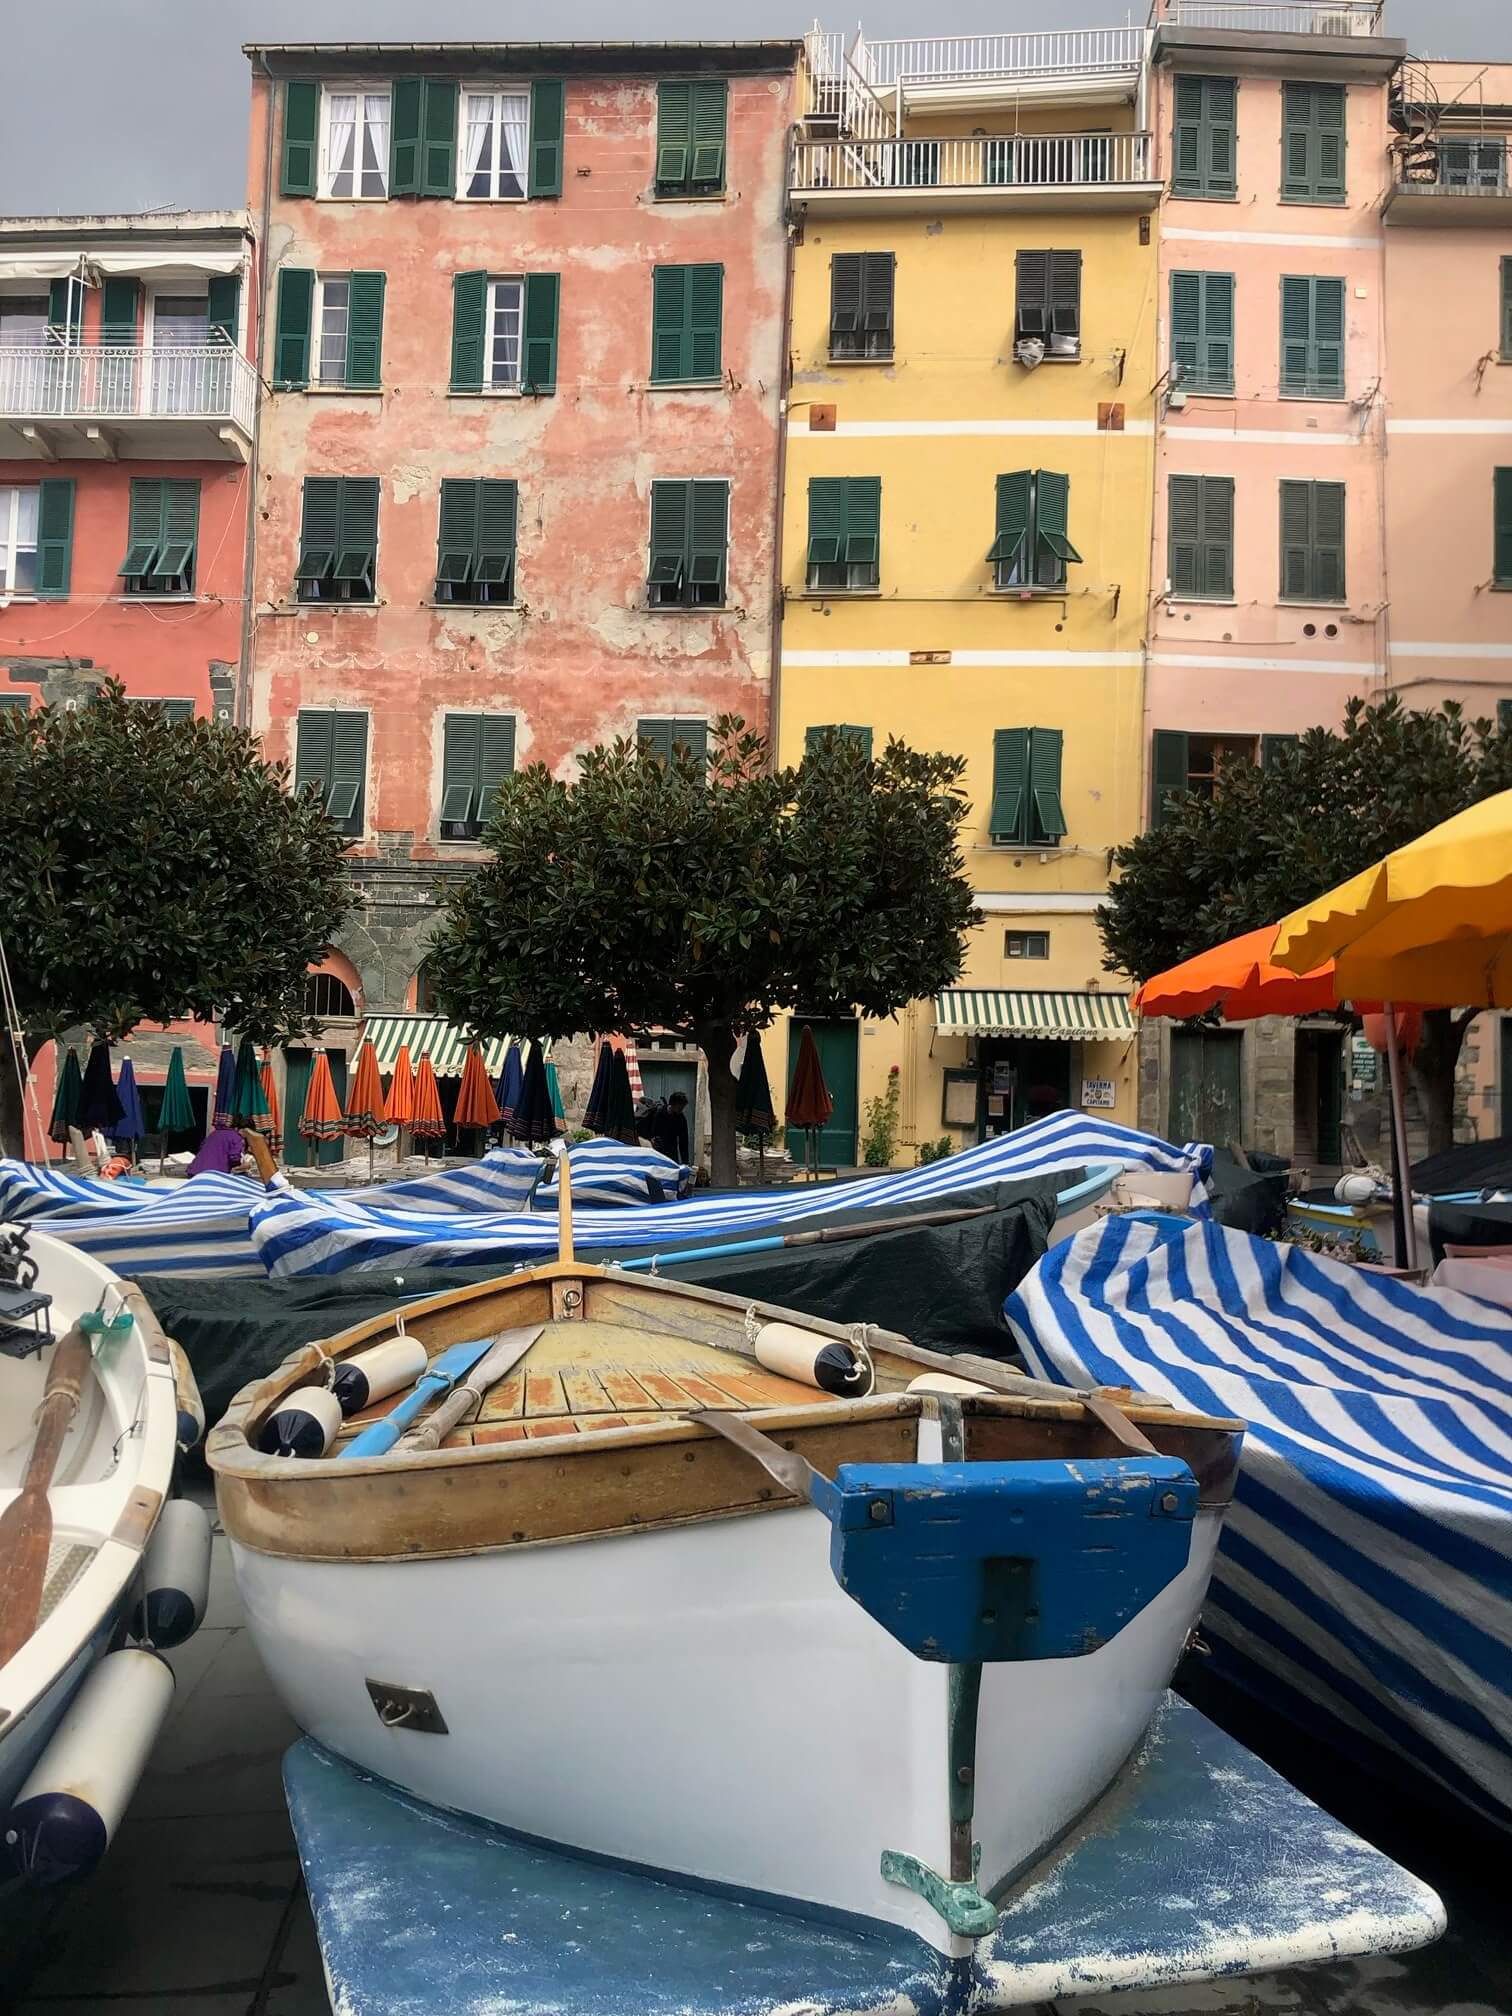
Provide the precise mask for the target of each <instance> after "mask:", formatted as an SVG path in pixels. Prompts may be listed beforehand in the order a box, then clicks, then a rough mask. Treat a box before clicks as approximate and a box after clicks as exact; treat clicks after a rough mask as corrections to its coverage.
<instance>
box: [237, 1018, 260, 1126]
mask: <svg viewBox="0 0 1512 2016" xmlns="http://www.w3.org/2000/svg"><path fill="white" fill-rule="evenodd" d="M267 1110H268V1095H267V1093H266V1092H264V1090H263V1082H262V1066H261V1065H260V1064H259V1063H258V1061H257V1046H256V1044H255V1043H254V1042H253V1041H252V1038H251V1037H250V1036H243V1038H242V1039H241V1042H240V1044H239V1045H238V1046H237V1051H236V1076H235V1078H234V1079H233V1080H232V1083H231V1118H232V1119H233V1120H234V1121H235V1123H236V1125H237V1126H238V1127H240V1126H241V1125H242V1124H243V1123H244V1122H245V1123H247V1124H249V1125H250V1124H255V1123H256V1122H257V1121H259V1120H261V1119H262V1118H263V1116H264V1115H265V1114H266V1113H267Z"/></svg>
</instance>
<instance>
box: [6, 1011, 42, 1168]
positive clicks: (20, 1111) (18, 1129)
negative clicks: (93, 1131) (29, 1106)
mask: <svg viewBox="0 0 1512 2016" xmlns="http://www.w3.org/2000/svg"><path fill="white" fill-rule="evenodd" d="M46 1042H47V1038H46V1037H45V1036H34V1035H31V1034H28V1035H26V1036H24V1037H23V1038H22V1043H23V1047H24V1049H25V1053H26V1063H27V1068H28V1069H30V1068H31V1063H32V1059H33V1058H34V1057H35V1056H36V1055H37V1053H38V1051H40V1050H41V1049H42V1048H43V1047H44V1045H45V1044H46ZM14 1058H15V1051H14V1050H13V1048H12V1046H11V1036H10V1031H9V1030H8V1029H0V1155H14V1156H16V1157H18V1158H20V1157H23V1156H24V1155H25V1154H26V1107H25V1102H24V1101H23V1099H22V1097H21V1087H20V1086H19V1085H18V1084H17V1083H16V1066H15V1062H14ZM44 1125H45V1117H44ZM38 1149H39V1152H41V1144H40V1143H38Z"/></svg>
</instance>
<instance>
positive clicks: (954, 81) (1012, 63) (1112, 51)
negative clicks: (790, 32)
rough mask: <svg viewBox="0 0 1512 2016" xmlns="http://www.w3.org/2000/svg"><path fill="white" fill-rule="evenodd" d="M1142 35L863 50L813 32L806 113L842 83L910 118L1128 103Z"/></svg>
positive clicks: (997, 39)
mask: <svg viewBox="0 0 1512 2016" xmlns="http://www.w3.org/2000/svg"><path fill="white" fill-rule="evenodd" d="M1145 43H1146V36H1145V31H1144V30H1143V29H1142V28H1056V29H1047V30H1044V31H1040V32H1035V33H1028V34H1008V33H1004V34H994V35H923V36H910V37H906V38H901V39H897V40H892V41H882V42H868V41H867V40H866V39H865V37H864V36H861V35H858V36H857V37H856V39H855V41H854V42H853V43H852V44H851V45H850V47H849V49H847V47H846V43H845V37H844V36H843V35H841V34H838V33H835V32H833V31H831V30H827V29H822V28H815V29H814V30H813V32H812V33H811V34H810V35H809V36H808V37H807V38H806V40H805V58H806V69H807V72H808V80H809V103H808V110H809V112H810V114H811V115H817V116H818V117H820V118H823V117H824V116H826V112H827V111H828V109H829V108H831V107H832V106H833V105H834V103H835V100H836V97H837V93H838V90H839V88H840V86H841V84H842V81H843V80H845V79H846V78H847V77H848V78H849V80H850V82H851V84H852V86H854V87H859V88H860V90H861V91H863V92H865V93H867V94H868V95H873V96H875V97H876V98H878V99H881V100H885V101H886V102H887V104H888V106H889V108H890V111H891V113H892V115H893V117H894V118H895V119H896V118H897V117H898V116H899V115H901V114H903V113H906V112H907V111H908V110H909V109H910V108H912V109H915V110H919V109H924V108H927V107H929V106H934V107H936V108H939V109H947V108H949V107H950V106H953V105H960V106H963V107H964V106H968V105H980V104H988V103H990V102H991V101H992V99H993V98H994V97H1004V98H1006V97H1009V96H1012V97H1014V98H1017V99H1020V100H1022V99H1024V98H1035V99H1040V100H1044V101H1047V102H1054V101H1055V100H1056V99H1058V98H1066V99H1074V98H1077V97H1086V96H1096V97H1098V98H1100V99H1103V100H1106V99H1107V98H1108V97H1110V96H1112V97H1120V96H1121V97H1125V98H1129V99H1132V98H1133V97H1134V96H1135V94H1136V92H1137V89H1138V83H1139V77H1140V72H1141V69H1142V66H1143V63H1144V55H1145Z"/></svg>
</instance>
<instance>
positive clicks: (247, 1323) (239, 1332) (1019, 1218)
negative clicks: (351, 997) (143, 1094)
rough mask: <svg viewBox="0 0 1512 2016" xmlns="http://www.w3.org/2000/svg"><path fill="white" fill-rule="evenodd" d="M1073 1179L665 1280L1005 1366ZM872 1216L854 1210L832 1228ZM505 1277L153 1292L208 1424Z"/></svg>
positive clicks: (357, 1278) (386, 1277) (155, 1281)
mask: <svg viewBox="0 0 1512 2016" xmlns="http://www.w3.org/2000/svg"><path fill="white" fill-rule="evenodd" d="M1059 1180H1061V1179H1059V1178H1057V1177H1055V1176H1040V1177H1035V1178H1033V1179H1031V1180H1030V1181H1028V1182H1023V1183H1012V1184H999V1185H997V1186H995V1187H989V1188H987V1189H984V1190H980V1191H965V1192H962V1193H960V1194H959V1195H958V1197H957V1198H954V1199H952V1200H951V1201H952V1203H957V1202H958V1203H960V1204H961V1205H963V1206H964V1205H973V1204H991V1205H995V1206H996V1207H997V1208H996V1209H994V1210H992V1211H990V1212H988V1213H987V1214H985V1215H984V1216H982V1217H972V1218H960V1219H957V1220H955V1221H954V1222H953V1223H951V1224H949V1225H925V1224H904V1225H901V1226H899V1227H898V1229H897V1230H896V1231H892V1232H879V1233H877V1234H876V1235H875V1236H874V1237H872V1238H869V1239H856V1240H846V1241H837V1242H835V1243H833V1244H829V1243H826V1244H823V1245H815V1246H783V1247H778V1248H777V1249H776V1250H775V1251H767V1252H761V1253H746V1254H724V1255H722V1256H719V1257H705V1258H700V1259H697V1260H695V1261H693V1262H691V1263H688V1262H685V1263H683V1264H681V1265H678V1266H669V1267H664V1268H661V1269H659V1271H660V1272H663V1273H665V1274H667V1275H669V1276H671V1277H672V1278H674V1279H676V1280H679V1281H692V1282H694V1283H696V1284H697V1285H698V1286H700V1287H703V1288H722V1289H724V1290H725V1291H726V1292H727V1293H729V1294H732V1295H744V1296H748V1297H749V1298H750V1299H751V1300H752V1301H759V1302H771V1303H775V1304H776V1305H777V1306H778V1307H779V1308H783V1309H795V1310H798V1311H800V1312H801V1313H802V1314H804V1315H807V1316H823V1317H827V1318H828V1319H829V1320H830V1321H831V1322H835V1323H866V1322H871V1323H878V1324H881V1325H882V1326H883V1327H884V1328H886V1329H889V1330H897V1331H901V1332H902V1334H903V1335H904V1336H905V1337H908V1338H911V1339H912V1341H913V1342H914V1343H915V1344H920V1345H923V1346H925V1347H926V1348H927V1349H929V1350H931V1351H947V1352H959V1351H977V1352H982V1353H984V1354H985V1355H987V1356H990V1357H1005V1356H1006V1355H1007V1353H1008V1350H1009V1337H1008V1331H1007V1327H1006V1325H1005V1324H1004V1322H1003V1298H1004V1297H1005V1296H1006V1295H1007V1294H1008V1292H1009V1290H1010V1289H1012V1288H1016V1287H1017V1286H1018V1284H1019V1282H1020V1281H1021V1280H1022V1279H1023V1278H1024V1276H1025V1274H1027V1273H1028V1271H1029V1269H1030V1268H1031V1267H1032V1266H1033V1265H1034V1263H1035V1261H1036V1260H1037V1259H1038V1258H1039V1256H1040V1254H1041V1253H1043V1252H1044V1250H1045V1242H1046V1237H1047V1234H1048V1231H1049V1227H1050V1225H1051V1223H1052V1222H1053V1220H1054V1217H1055V1186H1056V1183H1057V1182H1058V1181H1059ZM937 1208H938V1206H937V1204H936V1202H935V1200H933V1199H930V1198H921V1199H919V1200H918V1201H917V1202H916V1203H915V1204H914V1205H912V1206H911V1207H910V1206H909V1205H907V1204H903V1205H900V1206H899V1207H898V1210H897V1213H896V1215H897V1216H899V1217H904V1218H907V1217H909V1216H910V1215H913V1216H915V1217H917V1216H918V1215H920V1214H926V1215H927V1214H928V1213H929V1212H930V1211H932V1210H934V1209H937ZM889 1215H893V1214H889ZM864 1216H865V1213H863V1212H858V1211H840V1212H836V1213H834V1214H833V1216H827V1217H825V1218H824V1219H823V1220H821V1221H818V1222H819V1223H822V1224H825V1225H830V1224H833V1223H836V1222H853V1221H854V1220H856V1219H857V1218H862V1217H864ZM814 1223H815V1221H812V1220H811V1221H807V1222H806V1223H805V1227H804V1229H805V1230H810V1229H813V1225H814ZM584 1229H586V1228H584ZM715 1243H717V1242H713V1241H711V1242H709V1244H711V1245H713V1244H715ZM679 1250H682V1249H679ZM693 1250H695V1251H697V1250H698V1249H697V1247H696V1246H695V1247H694V1249H693ZM578 1251H579V1254H580V1255H581V1256H582V1257H583V1258H585V1259H593V1258H596V1257H598V1255H597V1249H596V1248H595V1247H593V1246H592V1245H591V1244H587V1243H585V1244H580V1245H579V1248H578ZM497 1273H498V1269H497V1268H495V1267H465V1268H440V1267H421V1268H406V1269H405V1270H404V1272H403V1276H402V1281H401V1280H400V1279H399V1278H397V1277H396V1276H395V1275H393V1274H382V1273H374V1272H357V1273H345V1274H314V1275H307V1276H299V1277H292V1278H284V1279H280V1280H276V1281H272V1280H269V1279H267V1278H266V1276H264V1277H263V1278H261V1279H259V1280H256V1281H242V1282H239V1283H238V1284H237V1289H236V1294H235V1296H234V1297H228V1296H227V1295H226V1293H225V1292H224V1288H223V1286H222V1284H221V1283H220V1282H219V1281H218V1280H215V1279H209V1280H206V1279H200V1278H197V1277H192V1276H191V1277H188V1278H185V1277H179V1278H176V1279H175V1278H173V1277H169V1276H165V1275H151V1276H148V1277H146V1278H145V1279H144V1280H143V1284H142V1285H143V1287H144V1289H145V1290H146V1293H147V1297H148V1300H149V1301H150V1302H151V1303H152V1306H153V1308H154V1309H155V1310H156V1311H157V1316H158V1321H159V1322H160V1323H161V1324H162V1326H163V1328H164V1330H166V1331H167V1333H168V1335H169V1336H170V1337H174V1338H177V1340H178V1342H179V1343H180V1344H182V1346H183V1347H184V1350H185V1351H186V1352H187V1354H188V1357H189V1362H190V1364H191V1366H192V1367H193V1369H194V1376H195V1379H196V1381H197V1382H198V1384H199V1389H200V1397H201V1398H202V1400H203V1401H204V1405H205V1417H206V1419H207V1420H210V1421H216V1420H219V1418H220V1416H221V1415H222V1414H223V1413H224V1412H225V1411H226V1408H227V1407H228V1406H229V1405H230V1403H231V1401H232V1399H233V1398H234V1397H235V1395H236V1393H237V1392H238V1391H239V1390H240V1388H241V1387H243V1386H245V1385H246V1384H247V1383H248V1381H249V1380H252V1379H262V1378H264V1377H266V1375H267V1374H268V1373H269V1372H271V1371H272V1370H273V1369H274V1367H275V1366H277V1365H281V1364H282V1363H283V1361H284V1359H285V1358H286V1357H287V1356H288V1355H289V1353H290V1352H291V1351H294V1350H296V1349H297V1348H298V1347H299V1346H300V1345H301V1344H308V1343H311V1342H312V1341H313V1340H314V1339H315V1338H317V1337H329V1336H331V1335H332V1334H333V1333H334V1332H335V1331H338V1330H344V1329H346V1328H347V1326H348V1325H349V1324H352V1323H361V1322H363V1321H365V1320H366V1319H367V1318H368V1317H370V1316H380V1315H383V1314H384V1313H386V1312H387V1311H389V1310H392V1309H393V1307H394V1305H395V1302H396V1301H397V1300H398V1299H399V1298H400V1297H401V1296H403V1297H404V1298H405V1299H409V1298H412V1297H415V1296H421V1295H439V1294H443V1293H445V1291H446V1290H448V1289H451V1288H465V1287H467V1286H468V1285H469V1284H470V1283H472V1282H474V1281H487V1280H491V1279H493V1278H495V1277H496V1276H497Z"/></svg>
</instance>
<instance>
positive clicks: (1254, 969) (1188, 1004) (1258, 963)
mask: <svg viewBox="0 0 1512 2016" xmlns="http://www.w3.org/2000/svg"><path fill="white" fill-rule="evenodd" d="M1275 938H1276V927H1275V925H1274V924H1267V925H1266V926H1265V927H1264V929H1263V930H1260V931H1246V932H1245V933H1244V935H1243V937H1242V938H1230V939H1228V940H1227V941H1226V942H1225V943H1224V944H1222V945H1215V946H1213V947H1212V949H1211V950H1210V951H1207V952H1199V953H1198V954H1197V955H1196V957H1195V958H1193V959H1183V960H1182V962H1181V964H1180V965H1179V966H1172V967H1170V968H1168V970H1167V971H1166V972H1164V973H1157V974H1155V976H1154V977H1153V979H1150V980H1146V982H1145V983H1144V985H1143V986H1142V987H1141V988H1140V989H1139V990H1138V992H1137V993H1136V994H1135V996H1134V1006H1135V1007H1136V1008H1137V1009H1138V1011H1139V1013H1140V1014H1141V1015H1169V1016H1171V1017H1173V1018H1176V1019H1180V1018H1182V1017H1185V1016H1188V1015H1205V1014H1206V1013H1207V1012H1208V1010H1209V1009H1210V1008H1221V1009H1222V1010H1223V1019H1224V1020H1225V1021H1226V1022H1248V1021H1252V1020H1253V1019H1254V1017H1255V1016H1257V1015H1316V1014H1319V1013H1320V1012H1323V1011H1325V1010H1327V1009H1330V1008H1337V1007H1338V1006H1339V997H1338V993H1337V991H1336V988H1335V984H1334V969H1333V961H1332V960H1329V961H1328V962H1327V964H1325V965H1323V966H1318V967H1315V968H1314V970H1313V971H1312V972H1310V973H1300V974H1299V973H1288V972H1287V970H1286V968H1285V967H1284V966H1277V965H1274V964H1273V963H1272V961H1271V956H1270V951H1271V946H1272V945H1273V944H1274V943H1275Z"/></svg>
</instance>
